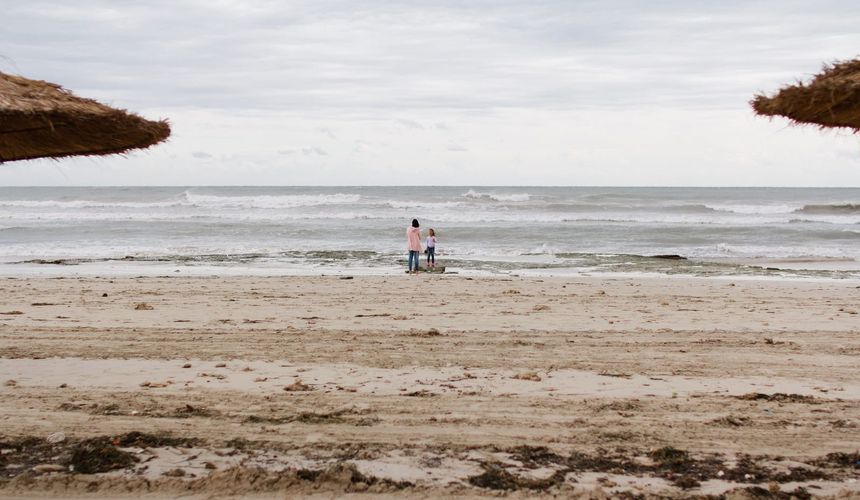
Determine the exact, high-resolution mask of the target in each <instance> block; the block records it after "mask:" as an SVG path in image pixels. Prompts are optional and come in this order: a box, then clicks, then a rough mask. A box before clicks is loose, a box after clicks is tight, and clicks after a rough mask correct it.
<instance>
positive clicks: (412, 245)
mask: <svg viewBox="0 0 860 500" xmlns="http://www.w3.org/2000/svg"><path fill="white" fill-rule="evenodd" d="M406 248H407V250H410V251H412V250H414V251H416V252H420V251H421V231H420V230H419V229H418V228H417V227H410V228H409V229H407V230H406Z"/></svg>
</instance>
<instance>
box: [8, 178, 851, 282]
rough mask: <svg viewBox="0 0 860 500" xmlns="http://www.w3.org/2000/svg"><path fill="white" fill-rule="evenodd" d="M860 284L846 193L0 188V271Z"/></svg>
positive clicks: (829, 190)
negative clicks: (427, 240) (427, 262)
mask: <svg viewBox="0 0 860 500" xmlns="http://www.w3.org/2000/svg"><path fill="white" fill-rule="evenodd" d="M413 218H415V219H418V221H419V222H420V224H421V229H422V235H424V236H426V230H427V229H428V228H433V229H434V230H435V232H436V235H437V239H438V243H437V260H438V265H439V266H444V267H445V271H446V272H449V273H460V274H479V275H480V274H487V275H523V276H531V275H535V276H549V275H616V276H617V275H631V274H635V275H642V274H645V275H657V276H661V275H662V276H675V275H681V276H686V275H690V276H709V277H726V276H729V277H739V278H742V277H752V278H779V279H827V280H830V279H852V280H854V279H860V188H680V187H529V186H522V187H514V186H511V187H480V186H461V187H364V186H361V187H358V186H341V187H203V186H201V187H0V274H2V275H5V276H21V275H146V276H148V275H158V276H160V275H171V276H176V275H293V274H298V275H321V274H395V273H403V272H404V270H405V266H406V246H405V244H406V238H405V232H406V228H407V227H408V226H409V224H410V222H411V221H412V219H413Z"/></svg>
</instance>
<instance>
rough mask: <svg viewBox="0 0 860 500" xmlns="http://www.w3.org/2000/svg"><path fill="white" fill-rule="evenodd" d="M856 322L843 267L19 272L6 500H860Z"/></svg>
mask: <svg viewBox="0 0 860 500" xmlns="http://www.w3.org/2000/svg"><path fill="white" fill-rule="evenodd" d="M858 312H860V287H858V283H855V282H847V281H846V282H838V281H828V282H805V281H804V282H801V281H750V280H735V281H732V280H728V279H704V278H702V279H694V278H635V279H634V278H618V279H607V278H595V277H585V278H545V279H536V278H505V279H501V278H469V277H463V276H446V275H442V276H438V275H437V276H431V275H419V276H387V277H385V276H360V277H359V276H357V277H355V278H354V279H343V277H280V278H232V277H231V278H172V277H171V278H54V279H51V278H4V279H0V496H40V495H41V496H52V495H59V496H70V495H92V494H95V495H99V496H155V497H160V496H173V495H180V494H181V495H184V496H198V497H201V498H206V497H217V496H227V495H254V496H257V497H273V498H278V497H283V496H284V495H285V494H287V495H291V496H296V495H305V496H320V497H333V496H342V495H356V496H360V495H362V494H366V493H372V494H374V495H375V496H418V497H436V496H447V495H454V494H456V495H460V496H465V497H481V496H497V495H499V494H500V493H501V492H504V494H505V495H508V496H512V497H525V496H534V495H560V496H564V497H570V496H578V495H582V496H600V495H603V494H612V493H617V494H622V493H624V492H627V493H629V494H633V495H646V496H648V495H666V496H695V495H724V494H727V493H728V495H729V496H732V495H736V496H747V497H752V496H756V495H759V496H763V495H777V496H778V495H781V494H784V493H787V492H793V493H794V494H795V495H796V496H801V497H802V496H804V495H806V494H807V493H808V494H811V495H814V496H843V497H849V496H852V495H854V496H857V495H860V481H858V480H860V465H857V463H856V462H857V461H858V460H860V456H858V455H857V451H858V449H860V368H858V359H860V315H858ZM49 436H50V437H49ZM70 465H72V466H73V467H72V469H74V470H70V467H69V466H70ZM83 472H93V474H85V473H83Z"/></svg>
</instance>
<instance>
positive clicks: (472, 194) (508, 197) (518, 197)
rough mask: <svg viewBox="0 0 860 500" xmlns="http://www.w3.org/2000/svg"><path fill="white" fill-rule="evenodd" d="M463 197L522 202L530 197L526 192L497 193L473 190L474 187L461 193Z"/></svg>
mask: <svg viewBox="0 0 860 500" xmlns="http://www.w3.org/2000/svg"><path fill="white" fill-rule="evenodd" d="M463 197H464V198H471V199H474V200H493V201H511V202H522V201H529V200H530V199H531V195H529V194H528V193H511V194H498V193H481V192H478V191H475V190H474V189H470V190H468V191H466V192H465V193H463Z"/></svg>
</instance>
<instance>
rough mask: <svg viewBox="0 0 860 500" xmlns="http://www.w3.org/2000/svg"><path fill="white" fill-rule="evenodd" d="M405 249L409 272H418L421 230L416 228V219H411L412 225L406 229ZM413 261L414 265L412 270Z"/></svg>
mask: <svg viewBox="0 0 860 500" xmlns="http://www.w3.org/2000/svg"><path fill="white" fill-rule="evenodd" d="M406 249H407V250H409V263H408V264H407V265H408V266H409V272H410V273H417V272H418V260H419V256H420V255H421V230H420V229H418V219H412V226H411V227H410V228H408V229H407V230H406ZM413 262H414V263H415V264H414V265H415V267H414V270H413V267H412V266H413Z"/></svg>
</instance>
